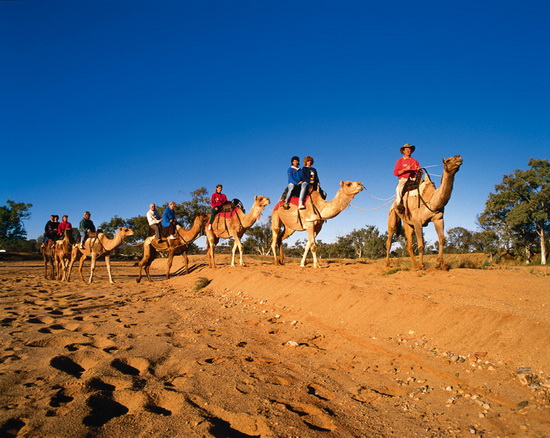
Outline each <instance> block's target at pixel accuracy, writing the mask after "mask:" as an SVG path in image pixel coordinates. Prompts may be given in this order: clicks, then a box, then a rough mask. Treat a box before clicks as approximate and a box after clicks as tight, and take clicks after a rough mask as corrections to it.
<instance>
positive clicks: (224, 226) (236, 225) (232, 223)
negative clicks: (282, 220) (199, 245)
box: [205, 196, 271, 268]
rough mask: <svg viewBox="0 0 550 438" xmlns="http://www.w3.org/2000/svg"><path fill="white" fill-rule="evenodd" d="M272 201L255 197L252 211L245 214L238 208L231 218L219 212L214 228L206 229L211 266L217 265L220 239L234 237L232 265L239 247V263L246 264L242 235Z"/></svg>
mask: <svg viewBox="0 0 550 438" xmlns="http://www.w3.org/2000/svg"><path fill="white" fill-rule="evenodd" d="M270 202H271V201H270V200H269V198H267V197H265V196H256V197H255V198H254V204H253V205H252V208H251V209H250V212H248V213H247V214H244V213H243V211H242V210H241V209H240V208H237V210H236V211H235V214H233V216H232V217H231V218H225V217H222V216H220V215H219V214H218V215H217V216H216V218H215V219H214V223H213V224H212V229H211V230H209V229H208V228H207V229H206V230H205V233H206V248H207V251H206V254H207V257H208V264H209V266H210V267H211V268H215V267H216V262H215V261H214V248H215V247H216V245H217V244H218V242H219V240H220V239H230V238H233V240H234V243H233V250H232V253H233V256H232V257H231V266H235V252H236V251H237V248H239V253H240V261H239V264H240V265H241V266H244V263H243V244H242V243H241V237H242V236H243V234H244V233H245V232H246V230H248V229H249V228H250V227H251V226H252V225H254V224H255V223H256V221H257V220H258V219H259V218H260V216H261V214H262V211H263V209H264V208H265V207H266V205H268V204H269V203H270Z"/></svg>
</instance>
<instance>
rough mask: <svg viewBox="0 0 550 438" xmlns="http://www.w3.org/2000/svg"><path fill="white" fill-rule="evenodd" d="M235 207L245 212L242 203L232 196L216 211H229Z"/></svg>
mask: <svg viewBox="0 0 550 438" xmlns="http://www.w3.org/2000/svg"><path fill="white" fill-rule="evenodd" d="M237 207H239V208H240V209H241V210H242V211H243V213H246V212H245V211H244V207H243V203H242V202H241V201H240V200H239V199H237V198H233V199H232V200H231V201H227V202H226V203H225V204H223V205H222V206H221V208H220V210H219V211H218V213H231V212H232V211H233V210H235V209H236V208H237Z"/></svg>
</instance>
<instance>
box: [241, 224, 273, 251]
mask: <svg viewBox="0 0 550 438" xmlns="http://www.w3.org/2000/svg"><path fill="white" fill-rule="evenodd" d="M270 224H271V217H269V218H268V219H267V222H266V223H265V224H261V225H254V226H253V227H250V228H249V229H248V230H247V231H246V234H245V236H246V237H245V240H244V241H243V247H244V251H245V253H247V254H260V255H268V254H269V252H270V251H271V225H270Z"/></svg>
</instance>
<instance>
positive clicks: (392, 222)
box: [386, 155, 462, 269]
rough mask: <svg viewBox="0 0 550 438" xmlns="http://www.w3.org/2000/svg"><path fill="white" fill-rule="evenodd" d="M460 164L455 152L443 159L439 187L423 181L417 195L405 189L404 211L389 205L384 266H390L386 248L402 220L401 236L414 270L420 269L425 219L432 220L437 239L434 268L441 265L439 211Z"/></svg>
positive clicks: (441, 226)
mask: <svg viewBox="0 0 550 438" xmlns="http://www.w3.org/2000/svg"><path fill="white" fill-rule="evenodd" d="M460 166H462V157H461V156H460V155H455V156H454V157H450V158H447V159H443V176H442V177H441V186H440V187H439V188H438V189H436V188H435V185H434V184H433V183H432V182H431V181H429V180H427V181H425V185H424V186H422V185H421V187H420V191H421V194H420V197H418V196H413V195H414V194H416V195H418V193H412V192H408V193H406V194H405V196H404V197H403V205H404V206H405V212H404V213H403V214H401V213H399V212H398V211H397V209H396V208H395V204H394V205H392V207H391V208H390V211H389V214H388V239H387V241H386V266H390V250H391V243H392V237H393V235H394V234H396V233H397V232H398V230H399V229H400V227H401V223H403V226H404V229H405V237H406V238H407V251H408V253H409V256H410V258H411V260H412V263H413V266H414V267H415V269H418V268H420V269H424V236H423V234H422V228H423V227H425V226H427V225H428V223H429V222H433V224H434V227H435V231H436V233H437V237H438V240H439V254H438V257H437V265H436V267H437V268H442V267H443V246H444V245H445V234H444V222H443V212H444V207H445V205H447V203H448V202H449V199H451V193H452V191H453V184H454V179H455V175H456V173H457V172H458V171H459V170H460ZM413 233H414V234H415V235H416V241H417V244H418V254H419V259H420V260H419V262H417V261H416V258H415V256H414V251H413Z"/></svg>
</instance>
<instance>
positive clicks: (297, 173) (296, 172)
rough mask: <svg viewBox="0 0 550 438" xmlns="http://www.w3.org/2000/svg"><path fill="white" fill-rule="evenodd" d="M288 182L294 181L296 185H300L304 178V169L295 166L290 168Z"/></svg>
mask: <svg viewBox="0 0 550 438" xmlns="http://www.w3.org/2000/svg"><path fill="white" fill-rule="evenodd" d="M287 174H288V183H289V184H290V183H292V184H294V185H298V183H299V182H300V181H301V180H302V171H301V170H300V169H296V168H294V167H292V166H291V167H289V168H288V172H287Z"/></svg>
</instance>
